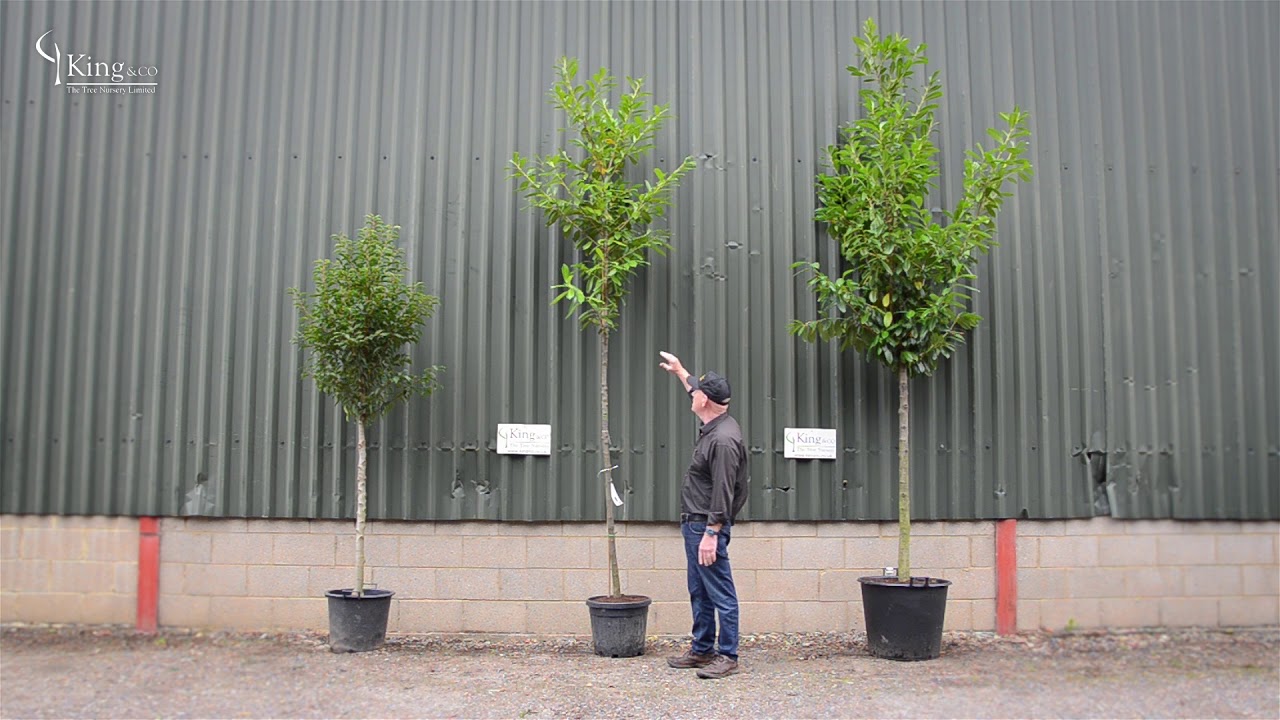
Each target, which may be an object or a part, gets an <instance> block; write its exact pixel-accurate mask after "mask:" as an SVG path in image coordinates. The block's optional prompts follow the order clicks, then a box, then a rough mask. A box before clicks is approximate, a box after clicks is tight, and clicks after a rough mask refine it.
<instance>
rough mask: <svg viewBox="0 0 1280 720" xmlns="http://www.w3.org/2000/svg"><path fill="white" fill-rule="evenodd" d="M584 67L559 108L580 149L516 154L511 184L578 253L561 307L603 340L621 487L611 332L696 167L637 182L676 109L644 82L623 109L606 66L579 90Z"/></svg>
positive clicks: (603, 421) (605, 392)
mask: <svg viewBox="0 0 1280 720" xmlns="http://www.w3.org/2000/svg"><path fill="white" fill-rule="evenodd" d="M577 75H578V61H577V60H575V59H572V58H561V59H560V61H559V62H558V63H557V64H556V77H557V79H556V82H555V84H554V85H553V86H552V88H551V93H550V95H551V97H550V102H551V104H552V106H553V107H555V108H556V109H557V110H561V111H563V112H564V113H565V115H566V117H567V119H568V121H569V128H570V129H572V130H573V132H574V134H575V135H576V137H574V139H573V140H572V142H571V144H572V146H573V147H574V148H576V149H575V150H574V151H572V152H570V151H568V150H561V151H559V152H556V153H552V154H549V155H546V156H543V157H540V158H539V157H531V158H530V157H525V156H523V155H521V154H520V153H518V152H517V153H515V155H514V156H513V157H512V159H511V169H510V178H511V179H513V180H518V181H519V190H520V192H522V193H524V195H525V197H526V198H527V199H528V201H529V205H530V206H531V207H533V208H537V209H538V210H541V211H542V214H543V219H544V220H545V222H546V225H547V227H552V226H558V227H559V228H560V230H561V232H563V233H564V235H565V237H567V238H568V239H569V240H570V241H572V242H573V246H574V248H575V249H576V250H577V255H578V259H577V261H576V262H574V263H573V264H564V265H562V266H561V268H560V271H561V281H562V282H561V283H560V284H559V285H555V286H553V288H552V289H553V290H558V291H560V294H559V295H557V296H556V297H555V299H554V300H553V301H552V302H553V303H558V302H561V301H563V302H567V303H568V304H569V314H570V315H572V314H573V312H574V311H575V310H576V311H577V312H578V317H579V320H580V322H581V324H582V328H583V329H584V330H588V329H591V330H595V331H596V333H597V334H598V335H599V337H600V446H601V455H602V457H604V459H605V462H604V470H603V471H602V474H603V476H604V481H605V487H606V488H608V487H609V486H611V485H612V483H613V473H612V466H613V464H612V458H611V456H610V451H609V448H610V445H611V441H610V438H609V383H608V376H609V334H610V333H611V332H613V331H614V330H616V329H617V327H618V319H619V316H620V315H621V312H622V306H623V303H624V301H625V299H626V295H627V284H628V282H629V281H630V280H631V278H632V277H634V276H635V274H636V273H637V272H638V271H639V270H640V268H642V267H644V266H646V265H648V264H649V253H650V251H652V252H656V253H658V254H659V255H661V254H664V253H665V251H666V250H667V248H669V247H670V244H669V243H668V237H669V235H668V233H667V232H666V231H665V230H662V229H659V228H655V227H653V226H652V223H653V222H654V221H655V220H657V219H658V218H661V217H662V216H663V215H664V214H665V212H666V208H667V206H668V204H669V202H670V193H671V190H672V189H674V188H675V187H676V186H677V185H678V184H679V182H680V178H681V177H682V176H683V175H684V174H685V173H687V172H688V171H689V170H691V169H693V167H694V161H693V158H686V159H685V160H684V161H683V162H682V163H681V164H680V166H679V167H677V168H676V169H675V170H673V171H672V172H671V173H670V174H667V173H664V172H663V171H662V170H660V169H657V168H655V169H654V171H653V177H654V179H653V180H652V181H649V180H646V181H645V182H643V183H633V182H629V181H628V180H627V178H626V171H627V168H628V166H630V165H634V164H636V163H638V162H639V161H640V159H641V158H642V157H643V156H644V155H645V154H646V153H648V152H649V151H650V150H651V149H653V138H654V136H655V135H656V134H657V132H658V130H659V129H660V128H661V127H662V123H663V122H664V121H665V120H666V119H667V118H668V117H669V114H670V113H669V107H668V106H666V105H655V106H654V107H653V109H652V110H646V108H645V104H646V100H647V98H649V97H651V95H650V93H647V92H644V90H643V87H644V81H643V80H641V79H633V78H628V79H627V82H626V85H627V91H626V92H623V93H622V96H621V98H620V99H619V101H618V105H617V107H616V108H615V107H613V106H611V105H610V96H611V95H612V92H613V90H614V88H615V87H616V86H617V83H616V81H615V80H614V78H613V77H612V76H611V75H610V74H609V71H608V70H607V69H606V68H600V70H599V71H597V72H596V74H595V75H593V76H591V78H590V79H589V80H587V81H586V82H585V83H584V84H582V85H578V84H576V82H575V81H576V78H577ZM609 495H610V493H609V492H607V491H606V492H605V497H606V502H605V522H606V524H607V527H608V536H609V539H608V546H609V594H610V595H612V596H614V597H617V596H619V595H621V594H622V588H621V583H620V581H619V579H618V559H617V549H616V548H617V545H616V539H615V530H614V518H613V505H612V503H610V502H608V500H607V498H608V497H609Z"/></svg>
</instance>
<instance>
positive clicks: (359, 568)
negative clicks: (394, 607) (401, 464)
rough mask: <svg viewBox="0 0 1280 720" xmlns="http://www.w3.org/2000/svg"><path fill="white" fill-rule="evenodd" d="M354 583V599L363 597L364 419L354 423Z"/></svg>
mask: <svg viewBox="0 0 1280 720" xmlns="http://www.w3.org/2000/svg"><path fill="white" fill-rule="evenodd" d="M356 432H357V433H359V435H358V440H357V441H356V582H355V584H354V585H352V586H351V587H352V589H353V593H354V595H355V596H356V597H364V521H365V515H366V514H367V512H368V508H369V493H368V486H367V482H366V481H367V479H368V473H369V446H368V443H366V442H365V438H364V419H363V418H361V419H359V420H357V421H356Z"/></svg>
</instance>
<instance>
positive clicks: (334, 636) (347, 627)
mask: <svg viewBox="0 0 1280 720" xmlns="http://www.w3.org/2000/svg"><path fill="white" fill-rule="evenodd" d="M352 592H353V591H352V590H351V588H347V589H345V590H330V591H329V592H327V593H325V594H324V595H325V597H327V598H329V649H330V650H332V651H333V652H336V653H343V652H367V651H369V650H377V649H378V648H380V647H382V644H383V643H384V642H386V640H387V615H388V614H389V613H390V611H391V596H392V595H395V593H394V592H392V591H390V590H374V589H369V588H366V589H365V591H364V597H356V596H355V595H353V594H352Z"/></svg>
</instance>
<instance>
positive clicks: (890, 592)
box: [858, 576, 951, 660]
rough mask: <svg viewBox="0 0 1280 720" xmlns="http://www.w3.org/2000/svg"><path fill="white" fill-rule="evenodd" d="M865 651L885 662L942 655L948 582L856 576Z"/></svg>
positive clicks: (926, 579) (923, 658)
mask: <svg viewBox="0 0 1280 720" xmlns="http://www.w3.org/2000/svg"><path fill="white" fill-rule="evenodd" d="M858 582H859V583H861V584H862V613H863V617H864V618H865V619H866V621H867V649H868V650H870V651H871V654H872V655H874V656H876V657H878V658H884V659H886V660H932V659H934V658H936V657H938V654H939V653H941V652H942V621H943V620H944V619H945V618H946V613H947V588H948V587H950V586H951V581H950V580H943V579H941V578H930V577H913V578H911V581H910V582H901V581H899V580H898V579H897V578H892V577H876V576H872V577H860V578H858Z"/></svg>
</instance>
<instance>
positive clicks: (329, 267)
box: [289, 215, 442, 652]
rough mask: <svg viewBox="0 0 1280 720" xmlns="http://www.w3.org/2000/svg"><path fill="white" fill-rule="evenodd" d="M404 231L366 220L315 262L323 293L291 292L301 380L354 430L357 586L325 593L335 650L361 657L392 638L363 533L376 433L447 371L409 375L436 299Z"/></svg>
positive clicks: (387, 594) (387, 596)
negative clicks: (425, 286)
mask: <svg viewBox="0 0 1280 720" xmlns="http://www.w3.org/2000/svg"><path fill="white" fill-rule="evenodd" d="M399 237H400V227H399V226H398V225H388V224H387V223H385V222H383V220H382V218H381V217H379V216H377V215H369V216H368V217H366V218H365V226H364V227H363V228H361V229H360V232H359V233H358V235H357V238H356V239H355V240H351V239H349V238H348V237H347V236H346V235H342V234H339V235H335V236H334V238H333V239H334V243H335V255H336V256H335V257H334V259H332V260H330V259H321V260H318V261H317V262H316V264H315V269H314V272H313V279H314V281H315V289H314V290H313V291H311V292H304V291H302V290H299V289H298V288H291V289H290V290H289V294H290V295H292V296H293V299H294V304H295V305H296V306H297V308H298V312H299V318H298V332H297V334H296V335H295V336H294V338H293V341H294V343H295V344H297V345H298V346H300V347H301V348H303V349H304V350H307V351H309V353H308V356H307V359H306V362H305V364H304V366H303V375H304V376H305V377H310V378H312V379H313V380H314V381H315V383H316V387H317V388H319V390H320V392H322V393H324V394H325V395H328V396H329V397H331V398H333V399H334V400H335V401H336V402H337V403H338V405H340V406H341V407H342V410H343V412H344V413H345V414H346V417H347V419H348V420H353V421H355V423H356V433H357V435H356V437H357V440H356V556H355V563H356V565H355V577H354V578H353V584H352V586H351V587H350V588H344V589H340V590H330V591H329V592H327V593H325V595H326V597H328V601H329V647H330V649H331V650H333V651H334V652H361V651H366V650H374V649H377V648H378V647H381V645H382V644H383V642H384V641H385V640H386V636H387V614H388V611H389V610H390V607H391V596H392V595H394V594H395V593H394V592H392V591H390V590H386V589H381V588H377V589H373V588H371V589H365V586H364V567H365V555H364V532H365V518H366V511H367V508H368V497H369V494H368V489H367V478H368V444H367V442H366V440H365V433H366V431H367V429H368V427H369V426H370V425H371V424H372V423H373V422H374V421H376V420H377V419H378V418H380V417H381V416H382V414H383V413H385V412H386V411H387V410H388V409H389V408H390V407H391V406H393V405H395V404H396V403H398V402H399V401H401V400H404V399H406V398H408V397H409V396H411V395H414V394H418V393H421V394H424V395H425V394H430V393H431V391H432V390H433V389H435V387H436V375H437V374H438V373H439V372H440V371H441V369H442V368H440V367H438V366H432V367H429V368H427V369H425V370H423V371H422V372H420V373H416V374H415V373H411V372H409V365H410V359H409V354H408V352H407V351H406V347H407V346H410V345H413V344H415V343H417V342H418V339H419V337H420V335H421V330H422V325H423V324H424V323H425V322H426V320H427V318H429V317H431V314H432V313H433V312H434V311H435V308H436V305H437V304H438V299H437V298H436V297H434V296H432V295H428V294H427V293H425V292H423V290H422V283H420V282H417V283H406V282H405V276H406V274H407V273H408V269H409V268H408V265H407V263H406V262H405V258H404V251H403V250H401V249H400V247H399V246H398V245H397V244H396V241H397V240H398V239H399Z"/></svg>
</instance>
